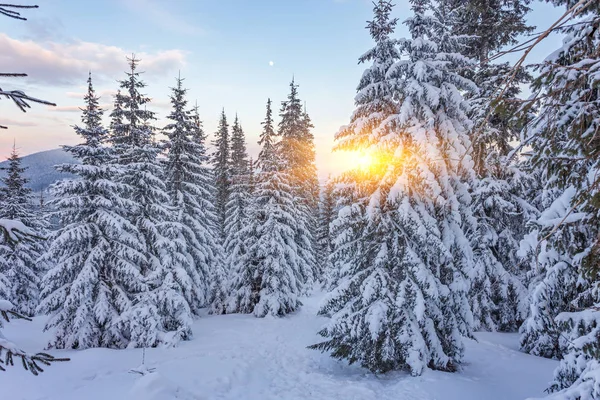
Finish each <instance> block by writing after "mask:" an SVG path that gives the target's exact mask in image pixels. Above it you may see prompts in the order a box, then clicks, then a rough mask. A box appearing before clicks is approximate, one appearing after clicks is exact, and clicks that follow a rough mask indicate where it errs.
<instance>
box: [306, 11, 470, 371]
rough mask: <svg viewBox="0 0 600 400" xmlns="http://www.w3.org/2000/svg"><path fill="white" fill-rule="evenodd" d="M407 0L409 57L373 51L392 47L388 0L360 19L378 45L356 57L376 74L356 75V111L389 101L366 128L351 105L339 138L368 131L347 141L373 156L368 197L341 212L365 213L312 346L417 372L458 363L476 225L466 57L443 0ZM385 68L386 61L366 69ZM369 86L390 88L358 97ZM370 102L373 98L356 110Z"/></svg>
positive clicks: (381, 367) (379, 367)
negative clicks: (359, 77)
mask: <svg viewBox="0 0 600 400" xmlns="http://www.w3.org/2000/svg"><path fill="white" fill-rule="evenodd" d="M411 5H412V10H413V13H414V16H412V17H410V18H408V19H407V20H406V22H405V23H406V25H407V26H408V29H409V31H410V33H411V38H410V39H403V40H401V41H400V42H399V50H400V53H403V54H407V56H406V59H403V60H400V61H398V60H395V59H393V60H392V59H386V60H380V59H379V58H378V57H380V55H382V54H383V55H386V56H387V57H392V58H393V57H395V56H396V54H397V53H396V52H390V51H384V49H387V48H388V47H387V46H388V45H389V41H390V40H392V39H390V38H389V35H390V34H391V33H392V32H393V29H394V25H395V23H396V21H395V20H393V19H391V18H390V12H391V10H392V5H391V3H390V2H389V1H387V0H380V1H378V2H377V3H376V4H375V8H374V12H375V18H374V20H373V21H372V22H370V23H369V29H370V31H371V34H372V37H373V38H374V39H375V41H376V47H375V50H373V51H371V52H369V53H367V54H369V55H370V56H368V57H366V58H364V61H371V62H372V63H373V67H372V69H370V70H369V72H367V73H365V75H366V76H369V75H370V76H372V77H373V78H374V79H373V80H370V79H368V80H367V79H365V78H364V76H365V75H363V80H361V85H360V86H359V89H358V92H359V96H357V103H358V104H359V105H360V106H362V107H360V108H361V109H363V110H366V109H369V108H371V109H379V110H381V109H382V108H383V107H385V106H387V105H388V104H389V106H390V108H389V110H390V115H389V116H387V117H386V116H385V115H383V116H382V115H380V114H375V115H374V116H373V117H370V118H368V119H370V120H371V121H373V122H375V121H377V119H378V118H381V122H380V124H379V125H377V126H375V127H374V128H373V129H372V130H371V134H370V135H364V133H363V132H364V131H363V127H364V124H363V118H365V116H364V114H360V113H358V112H356V113H355V114H354V115H353V118H352V122H351V124H350V125H349V126H348V127H344V128H342V130H341V133H340V134H338V136H339V137H341V139H342V140H343V141H342V143H343V144H344V145H345V146H346V147H348V146H349V144H352V143H365V142H364V140H365V139H366V140H368V141H369V142H367V143H368V144H369V145H370V146H368V147H362V148H360V147H358V148H357V147H355V149H359V150H360V149H362V150H368V151H371V152H373V153H374V154H376V157H377V160H378V163H379V165H377V166H374V168H376V170H378V174H380V178H378V179H373V180H372V181H371V182H369V181H368V180H367V181H366V182H363V183H362V185H363V186H364V187H365V192H363V191H362V190H361V192H362V193H364V194H365V196H366V197H367V199H366V200H361V197H362V196H361V192H359V193H358V194H357V196H356V197H357V198H358V199H359V200H358V201H357V202H356V203H354V204H353V207H345V208H343V209H342V210H341V211H340V213H339V215H340V216H342V217H349V218H351V219H354V220H357V219H359V218H361V215H364V218H362V227H361V229H360V232H359V237H360V239H359V240H358V241H357V242H358V244H357V245H356V246H355V247H356V248H355V249H354V250H353V251H352V252H349V254H348V255H347V256H346V259H345V262H344V264H345V265H346V271H347V272H345V275H343V276H342V278H341V279H340V280H339V283H338V286H337V288H336V289H335V290H334V291H333V293H332V294H331V295H330V296H329V298H328V301H327V302H326V304H325V306H324V307H323V308H322V310H321V313H323V314H329V315H332V318H331V321H330V322H329V323H328V324H327V325H326V327H325V328H324V329H323V330H322V331H321V332H320V333H321V335H322V336H324V337H325V338H326V341H324V342H322V343H319V344H317V345H314V346H312V347H313V348H317V349H321V350H328V351H331V352H332V355H333V356H334V357H337V358H344V359H347V360H348V361H349V362H351V363H352V362H359V363H360V364H361V365H363V366H364V367H367V368H369V369H370V370H372V371H374V372H386V371H390V370H395V369H406V370H409V371H410V372H411V373H412V374H413V375H419V374H421V373H422V372H423V370H424V368H426V367H430V368H433V369H440V370H445V371H454V370H456V367H457V365H458V363H460V362H461V360H462V355H463V349H464V348H463V344H462V340H463V337H465V336H467V337H468V336H470V335H471V330H472V314H471V310H470V307H469V303H468V297H467V291H468V288H469V277H470V275H471V273H472V271H473V254H472V249H471V246H470V244H469V240H468V237H467V234H468V232H470V231H472V230H473V228H474V226H475V221H474V218H473V216H472V214H471V211H470V209H469V206H470V202H471V198H470V195H469V184H470V183H471V182H472V181H473V179H474V171H473V167H472V161H471V159H470V157H469V155H468V154H467V149H468V148H469V144H470V143H469V139H468V136H467V134H468V132H469V129H470V128H471V127H472V123H471V121H470V120H469V118H468V116H467V114H466V112H467V111H468V104H467V102H466V101H465V100H463V98H462V95H461V93H460V91H470V90H473V89H474V85H473V83H472V82H470V81H468V80H466V79H464V78H462V77H461V76H460V75H459V74H458V70H459V69H461V68H463V67H465V65H468V60H467V59H466V58H465V57H464V56H462V55H461V54H460V53H459V51H460V49H461V48H462V46H461V41H462V38H461V37H457V36H455V35H453V34H452V33H451V32H449V28H448V24H447V22H448V21H446V20H444V18H445V17H446V16H447V15H446V13H445V10H444V9H443V7H438V6H439V5H438V4H437V3H433V2H431V1H428V0H413V1H411ZM382 65H391V67H390V68H389V69H388V70H387V71H384V72H385V73H383V74H381V75H376V74H374V73H372V72H374V71H377V70H378V69H379V68H380V66H382ZM377 77H379V79H377ZM382 79H383V80H386V81H387V82H386V83H382ZM370 85H377V87H383V88H391V90H390V91H389V92H386V91H384V90H373V91H372V92H371V93H373V95H374V96H373V95H372V96H371V97H370V98H369V97H367V96H363V95H362V94H363V93H369V90H370V88H369V86H370ZM367 102H372V103H373V104H371V105H370V106H369V107H365V106H364V104H365V103H367ZM395 102H397V103H395ZM395 104H396V105H395ZM377 107H381V108H377ZM384 109H386V108H384ZM353 130H354V132H355V134H354V135H353V133H352V131H353ZM362 136H366V137H365V138H363V137H362ZM375 175H377V174H375ZM363 208H364V211H362V209H363ZM359 221H360V219H359ZM352 224H356V222H354V221H353V222H352ZM342 240H343V238H342ZM342 243H343V241H342ZM336 246H337V244H336ZM336 252H337V249H336Z"/></svg>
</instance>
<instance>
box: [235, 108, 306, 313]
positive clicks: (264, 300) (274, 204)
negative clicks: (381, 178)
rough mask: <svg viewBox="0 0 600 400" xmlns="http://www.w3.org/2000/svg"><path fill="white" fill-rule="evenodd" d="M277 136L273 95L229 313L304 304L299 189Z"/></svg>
mask: <svg viewBox="0 0 600 400" xmlns="http://www.w3.org/2000/svg"><path fill="white" fill-rule="evenodd" d="M274 136H275V132H274V129H273V120H272V111H271V101H270V100H269V101H268V103H267V116H266V119H265V121H264V122H263V132H262V134H261V139H260V142H259V144H260V145H261V146H262V149H261V152H260V155H259V157H258V161H257V171H256V174H255V175H254V184H253V198H252V199H253V200H252V203H251V207H250V208H249V210H250V211H249V218H248V224H247V225H246V227H245V228H244V229H243V230H242V233H241V235H242V237H243V238H246V240H245V248H246V253H245V255H244V257H242V258H241V259H240V261H239V262H238V263H237V265H234V269H233V270H234V275H233V279H232V285H231V288H232V289H231V295H230V298H229V302H228V308H227V310H228V312H243V313H253V314H254V315H255V316H257V317H264V316H266V315H272V316H283V315H285V314H288V313H290V312H293V311H295V310H297V309H298V307H300V305H301V303H300V301H299V300H298V298H299V295H300V293H301V290H302V288H303V283H304V277H303V275H302V273H303V272H304V271H306V266H304V265H303V263H304V260H303V259H302V258H301V257H300V255H299V253H298V246H297V244H296V234H297V227H296V225H297V221H296V220H295V218H294V217H295V215H296V208H295V204H294V197H293V195H292V193H293V190H292V188H291V187H290V184H289V182H290V178H289V175H288V173H287V172H286V169H285V167H284V164H283V163H282V160H281V159H280V158H279V157H280V155H279V151H278V150H279V148H278V147H277V146H276V144H275V140H274Z"/></svg>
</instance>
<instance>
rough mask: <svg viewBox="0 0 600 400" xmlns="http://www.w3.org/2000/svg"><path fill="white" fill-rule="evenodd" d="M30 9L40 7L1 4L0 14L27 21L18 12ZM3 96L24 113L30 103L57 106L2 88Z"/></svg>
mask: <svg viewBox="0 0 600 400" xmlns="http://www.w3.org/2000/svg"><path fill="white" fill-rule="evenodd" d="M28 8H38V6H35V5H34V6H25V5H19V4H0V14H2V15H6V16H7V17H10V18H14V19H19V20H22V21H26V20H27V18H25V17H22V16H21V13H20V12H19V11H17V10H20V9H28ZM25 76H27V74H23V73H11V72H3V73H2V72H0V77H8V78H19V77H25ZM2 96H4V97H6V98H8V99H10V100H12V101H13V102H14V103H15V104H16V105H17V107H19V108H20V109H21V111H23V112H26V111H27V110H26V109H27V108H31V105H30V104H29V103H30V102H32V103H40V104H46V105H48V106H56V104H54V103H51V102H49V101H46V100H41V99H37V98H35V97H31V96H28V95H27V94H25V92H23V91H21V90H2V88H0V97H2ZM0 129H8V128H7V127H6V126H2V125H0Z"/></svg>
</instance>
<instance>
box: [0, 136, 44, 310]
mask: <svg viewBox="0 0 600 400" xmlns="http://www.w3.org/2000/svg"><path fill="white" fill-rule="evenodd" d="M25 172H26V168H23V167H21V158H20V157H19V154H18V152H17V149H16V145H13V149H12V153H11V155H10V157H9V158H8V167H7V171H6V176H5V177H4V178H3V179H2V183H3V184H4V187H2V188H0V218H2V219H8V220H14V221H20V222H21V223H22V224H23V225H25V226H26V227H27V228H29V229H31V230H32V231H34V232H40V234H41V231H42V227H43V224H42V222H41V219H40V214H39V213H38V212H37V210H36V209H35V206H34V204H33V198H32V196H31V189H30V188H28V187H27V186H26V184H27V182H28V179H27V178H25V176H24V175H25ZM45 247H46V242H45V240H44V239H42V238H40V237H29V238H28V239H26V240H20V241H15V242H11V243H8V244H6V245H5V246H2V247H1V248H0V258H2V259H3V260H2V264H4V266H3V267H0V269H2V270H3V271H0V273H4V275H5V277H6V279H7V281H8V283H9V285H8V287H7V288H5V290H7V289H8V291H9V293H7V294H6V297H3V296H2V294H0V297H3V298H6V299H10V301H11V302H12V303H14V304H15V308H14V311H15V312H17V313H20V314H23V315H26V316H30V317H31V316H33V315H34V314H35V309H36V307H37V305H38V303H39V281H40V279H41V277H42V275H43V274H44V272H45V269H46V268H45V265H46V264H45V263H43V262H38V259H39V258H40V256H41V255H42V254H43V253H44V251H45ZM0 280H1V278H0ZM0 285H1V284H0ZM1 292H4V290H2V289H0V293H1Z"/></svg>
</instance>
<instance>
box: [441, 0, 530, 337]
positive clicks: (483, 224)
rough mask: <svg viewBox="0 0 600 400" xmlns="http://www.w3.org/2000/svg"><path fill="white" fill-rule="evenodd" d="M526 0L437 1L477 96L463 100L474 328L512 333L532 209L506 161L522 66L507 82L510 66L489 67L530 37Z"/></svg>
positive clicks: (519, 315)
mask: <svg viewBox="0 0 600 400" xmlns="http://www.w3.org/2000/svg"><path fill="white" fill-rule="evenodd" d="M529 3H530V1H529V0H517V1H513V0H510V1H505V0H442V1H441V2H440V6H439V7H438V12H440V11H441V12H443V13H444V14H446V17H445V19H446V21H447V23H449V24H450V25H451V26H452V30H453V33H454V34H457V35H463V36H465V37H466V43H465V44H466V46H465V47H464V48H463V49H462V50H461V52H462V53H463V54H464V55H466V56H468V57H470V58H472V59H474V60H477V65H476V66H475V67H474V68H473V67H470V68H465V69H463V70H462V71H460V72H461V74H462V75H463V76H465V77H466V78H468V79H471V80H473V81H474V83H475V84H476V85H477V87H478V89H479V90H478V91H477V92H473V93H470V94H467V98H468V100H469V102H470V103H471V111H470V113H469V116H470V118H471V119H472V120H473V122H474V129H473V132H472V135H471V141H472V144H471V146H472V148H473V152H472V154H473V159H474V162H475V165H474V167H475V171H476V172H477V174H478V176H479V178H480V179H479V180H478V181H477V183H476V185H474V187H473V192H472V194H473V198H474V199H473V203H474V207H473V209H474V213H475V216H476V218H477V219H478V222H479V223H478V227H477V229H476V230H475V232H473V235H472V237H471V240H472V242H473V244H474V247H475V258H476V260H477V265H476V272H475V277H474V279H473V284H472V287H471V293H470V301H471V305H472V308H473V313H474V318H475V328H476V329H488V330H497V329H500V330H509V331H514V330H516V329H517V328H518V326H519V325H520V323H521V321H522V320H523V319H524V318H525V316H526V308H527V290H526V288H525V286H524V284H523V281H522V278H523V276H524V275H525V274H526V271H523V270H522V265H523V264H521V263H519V262H517V260H516V259H515V258H516V257H515V254H516V253H517V251H518V249H519V241H520V240H521V239H522V238H523V236H524V235H525V233H526V230H525V228H524V226H525V224H526V222H527V220H528V218H530V217H533V216H535V214H536V210H535V209H534V208H533V207H531V206H530V205H529V204H528V203H527V201H526V200H525V199H524V196H523V195H524V194H523V193H520V192H519V189H520V183H519V179H520V177H521V176H522V174H521V173H520V171H519V170H518V166H517V165H516V163H515V162H511V161H510V159H509V157H508V156H509V153H510V152H511V151H512V150H513V147H512V145H511V142H512V141H515V140H516V139H517V138H518V132H519V130H520V128H521V126H520V125H521V122H522V121H521V119H519V118H516V114H517V110H518V108H519V102H518V101H517V98H518V96H519V94H520V92H521V86H522V85H523V84H524V83H527V82H528V81H529V79H530V76H529V74H527V73H526V72H525V70H524V68H520V69H519V70H518V71H517V73H516V74H515V75H514V76H513V69H512V67H511V66H510V64H509V63H507V62H504V63H497V62H494V60H493V59H494V58H495V55H496V54H498V53H499V52H500V51H502V50H504V49H505V47H506V46H508V45H514V44H516V43H517V39H518V38H519V36H520V35H522V34H526V33H528V32H531V31H532V29H533V27H531V26H529V25H527V23H526V21H525V17H526V14H527V13H528V12H529V11H530V8H529V7H528V4H529Z"/></svg>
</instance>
